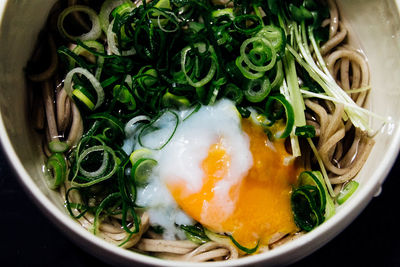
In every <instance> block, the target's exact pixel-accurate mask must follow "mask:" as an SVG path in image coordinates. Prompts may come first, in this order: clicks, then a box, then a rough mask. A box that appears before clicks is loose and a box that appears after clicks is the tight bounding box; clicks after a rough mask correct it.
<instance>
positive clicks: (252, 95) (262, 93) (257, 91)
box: [244, 77, 271, 103]
mask: <svg viewBox="0 0 400 267" xmlns="http://www.w3.org/2000/svg"><path fill="white" fill-rule="evenodd" d="M269 92H271V83H270V82H269V79H268V77H263V78H260V79H256V80H248V82H247V83H246V84H245V91H244V96H245V97H246V99H247V100H248V101H250V102H252V103H258V102H261V101H263V100H264V99H265V98H266V97H267V96H268V94H269Z"/></svg>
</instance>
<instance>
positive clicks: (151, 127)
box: [138, 110, 179, 150]
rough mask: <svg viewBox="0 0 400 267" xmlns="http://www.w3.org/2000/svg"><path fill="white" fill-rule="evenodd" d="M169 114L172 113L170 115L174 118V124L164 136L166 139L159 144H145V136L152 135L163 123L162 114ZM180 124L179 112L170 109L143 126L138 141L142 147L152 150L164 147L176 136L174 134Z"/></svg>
mask: <svg viewBox="0 0 400 267" xmlns="http://www.w3.org/2000/svg"><path fill="white" fill-rule="evenodd" d="M167 114H170V115H169V116H171V118H172V120H171V121H172V122H171V123H173V126H171V127H170V129H171V130H170V132H169V133H167V135H166V136H165V137H164V138H162V139H164V140H161V142H160V144H159V145H158V146H150V145H148V144H145V143H144V141H143V137H144V136H147V135H150V134H151V133H152V132H154V131H157V130H159V124H160V123H161V122H160V118H161V116H167ZM178 124H179V116H178V114H176V113H175V112H173V111H170V110H168V111H166V112H164V113H162V114H160V115H159V116H157V117H156V118H155V119H153V120H152V121H151V122H150V123H149V124H147V125H146V126H144V127H143V128H142V130H141V131H140V133H139V136H138V142H139V144H140V145H141V146H142V147H145V148H148V149H152V150H160V149H162V148H163V147H165V146H166V145H167V144H168V143H169V141H170V140H171V139H172V137H173V136H174V134H175V132H176V129H177V128H178Z"/></svg>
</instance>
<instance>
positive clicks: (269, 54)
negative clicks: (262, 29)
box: [240, 37, 276, 72]
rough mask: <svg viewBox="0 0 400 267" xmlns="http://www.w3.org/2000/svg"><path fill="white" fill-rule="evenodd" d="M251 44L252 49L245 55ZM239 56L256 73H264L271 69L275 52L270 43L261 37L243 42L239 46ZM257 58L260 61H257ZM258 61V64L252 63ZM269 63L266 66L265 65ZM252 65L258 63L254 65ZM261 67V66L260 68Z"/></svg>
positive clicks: (274, 59)
mask: <svg viewBox="0 0 400 267" xmlns="http://www.w3.org/2000/svg"><path fill="white" fill-rule="evenodd" d="M250 44H253V49H251V50H250V52H249V55H248V54H247V53H246V51H247V47H248V46H249V45H250ZM240 56H241V57H242V58H243V61H244V62H245V63H246V64H247V66H248V67H249V68H250V69H252V70H254V71H258V72H265V71H268V70H270V69H272V68H273V67H274V66H275V63H276V52H275V49H274V47H273V46H272V44H271V42H270V41H269V40H268V39H266V38H263V37H252V38H249V39H247V40H245V41H244V42H243V43H242V45H241V46H240ZM257 57H259V58H260V59H257ZM254 61H258V62H254ZM268 61H269V63H268V64H267V65H262V64H265V63H267V62H268ZM254 63H259V64H258V65H255V64H254ZM260 65H261V66H260Z"/></svg>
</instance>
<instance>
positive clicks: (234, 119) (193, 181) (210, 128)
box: [124, 100, 253, 239]
mask: <svg viewBox="0 0 400 267" xmlns="http://www.w3.org/2000/svg"><path fill="white" fill-rule="evenodd" d="M174 112H176V114H177V115H178V117H179V124H178V127H177V130H176V132H175V134H174V135H173V137H172V138H171V140H170V141H169V142H168V143H167V145H166V146H165V147H163V148H162V149H161V150H154V151H153V158H154V159H155V160H157V162H158V164H157V167H156V168H154V169H153V171H152V173H151V175H150V178H149V181H148V184H147V185H145V186H144V187H140V188H138V195H137V204H138V205H140V206H143V207H146V209H147V211H148V213H149V216H150V223H151V224H152V225H159V226H161V227H163V228H164V233H163V235H164V238H166V239H175V238H179V239H182V238H184V235H183V233H182V232H181V231H180V230H179V229H178V228H177V227H176V224H177V225H180V224H186V225H192V224H194V223H195V222H194V221H193V220H192V219H191V218H190V217H189V216H188V215H187V214H186V213H185V212H184V211H182V210H181V209H180V208H179V207H178V205H177V204H176V202H175V200H174V198H173V197H172V195H171V193H170V192H169V190H168V188H167V186H166V184H167V183H169V182H173V181H174V180H176V179H180V180H183V181H185V183H186V185H187V188H186V189H187V190H186V191H185V193H187V194H191V193H196V192H198V191H200V190H201V188H202V185H203V177H204V175H205V174H204V171H203V169H202V166H201V165H202V162H203V161H204V159H205V158H206V157H207V155H208V152H209V149H210V147H211V146H212V145H214V144H217V143H221V144H222V146H223V147H224V149H225V150H226V153H227V154H228V155H229V157H230V163H229V164H230V166H229V172H228V175H227V177H225V178H224V179H223V180H221V181H220V182H218V184H217V186H216V187H215V188H214V192H215V194H214V195H215V197H217V198H218V203H221V207H220V210H221V212H223V213H225V215H226V216H229V214H230V213H231V212H232V211H233V208H234V205H233V203H234V200H233V199H231V198H230V196H229V190H230V188H231V186H232V185H233V184H236V183H238V182H239V181H240V179H242V177H244V176H245V175H246V174H247V172H248V170H249V169H250V168H251V166H252V164H253V158H252V155H251V152H250V144H249V138H248V136H247V135H246V133H244V132H243V131H242V128H241V117H240V115H239V113H238V112H237V109H236V107H235V105H234V103H233V102H232V101H230V100H220V101H219V102H217V103H216V104H215V105H213V106H202V107H201V108H200V109H199V110H198V111H197V112H195V113H191V112H188V111H174ZM171 114H172V113H170V112H166V113H164V115H162V116H161V117H160V118H159V119H158V121H157V126H158V130H156V131H153V132H150V133H148V134H146V135H145V136H142V138H141V141H142V142H141V143H142V145H144V146H146V147H147V148H149V147H150V148H155V147H159V146H160V144H162V143H163V142H165V140H167V139H168V137H169V136H170V135H171V128H173V127H174V125H175V123H176V118H175V119H174V118H173V116H171ZM188 114H191V115H190V116H189V117H188ZM132 144H134V145H132ZM133 147H134V150H136V149H139V148H142V146H141V145H140V144H139V142H138V140H137V135H133V136H132V135H131V137H130V138H128V139H127V140H126V141H125V145H124V148H125V149H126V150H127V151H126V152H127V153H131V152H132V151H129V150H130V149H132V148H133ZM202 208H203V211H204V212H202V214H203V213H204V214H207V205H203V207H202ZM221 215H222V214H221Z"/></svg>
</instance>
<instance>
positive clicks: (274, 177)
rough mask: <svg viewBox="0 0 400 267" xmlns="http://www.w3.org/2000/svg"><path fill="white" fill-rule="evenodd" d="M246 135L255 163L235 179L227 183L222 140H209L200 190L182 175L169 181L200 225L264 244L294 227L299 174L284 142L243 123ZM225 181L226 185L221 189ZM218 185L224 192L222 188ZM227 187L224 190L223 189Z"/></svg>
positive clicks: (252, 243)
mask: <svg viewBox="0 0 400 267" xmlns="http://www.w3.org/2000/svg"><path fill="white" fill-rule="evenodd" d="M242 128H243V130H244V131H245V132H246V133H247V135H248V136H249V139H250V152H251V154H252V156H253V166H252V167H251V168H250V170H249V171H248V173H247V174H246V175H245V176H244V177H242V179H239V180H238V181H236V182H235V183H225V184H224V181H225V179H226V177H228V175H229V171H230V164H231V159H230V156H229V154H228V153H227V150H226V148H224V146H223V145H222V142H218V143H216V144H213V145H212V146H211V147H210V148H209V151H208V155H207V157H206V158H205V159H204V160H203V162H202V166H201V167H202V169H203V171H204V177H203V184H202V188H201V190H199V191H197V192H195V193H193V192H191V190H190V189H189V185H188V184H187V182H185V181H184V180H183V179H181V180H179V179H178V180H174V182H170V183H168V188H169V190H170V191H171V193H172V195H173V197H174V199H175V200H176V202H177V203H178V205H179V206H180V207H181V208H182V209H183V210H184V211H185V212H186V213H187V214H188V215H189V216H191V217H192V218H194V219H195V220H196V221H198V222H200V223H201V224H202V225H203V226H205V227H207V228H208V229H210V230H212V231H215V232H218V233H228V234H231V235H232V236H233V238H235V240H236V241H237V242H239V243H240V244H241V245H242V246H245V247H249V248H250V247H254V246H255V245H256V244H257V242H260V244H262V245H267V244H268V243H269V241H270V239H271V237H273V236H274V234H287V233H293V232H295V231H296V230H297V227H296V225H295V223H294V219H293V214H292V210H291V205H290V194H291V190H292V185H293V184H295V182H296V180H297V176H298V174H299V173H300V167H299V166H298V165H299V164H297V163H296V161H290V160H289V161H288V160H285V158H288V157H290V154H288V153H287V151H286V149H285V144H284V140H275V141H273V142H271V141H270V140H268V137H267V135H266V134H265V133H264V131H263V129H262V128H261V127H260V126H258V125H256V124H254V123H252V122H251V121H250V120H243V121H242ZM227 185H229V187H228V188H227V189H223V187H226V186H227ZM221 188H222V191H221ZM223 190H226V194H224V193H221V192H224V191H223Z"/></svg>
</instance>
